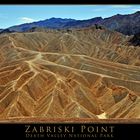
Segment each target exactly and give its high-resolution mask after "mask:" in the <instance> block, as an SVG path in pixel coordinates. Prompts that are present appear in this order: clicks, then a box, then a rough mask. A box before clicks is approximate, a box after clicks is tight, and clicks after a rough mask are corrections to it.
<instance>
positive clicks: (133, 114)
mask: <svg viewBox="0 0 140 140" xmlns="http://www.w3.org/2000/svg"><path fill="white" fill-rule="evenodd" d="M130 39H131V37H128V36H125V35H123V34H121V33H118V32H115V31H110V30H107V29H104V28H99V29H98V28H95V27H90V28H84V29H74V30H61V31H57V30H50V31H48V32H47V31H44V32H43V31H40V32H37V31H35V32H26V33H9V34H2V35H0V119H1V120H6V119H8V120H9V119H13V118H14V119H20V118H30V119H32V118H45V119H54V118H55V119H56V118H64V119H67V118H73V119H76V118H79V119H80V118H85V119H86V118H91V119H95V120H96V119H119V118H122V119H139V118H140V47H139V46H133V45H131V46H130V44H129V43H128V42H129V40H130ZM128 44H129V45H128Z"/></svg>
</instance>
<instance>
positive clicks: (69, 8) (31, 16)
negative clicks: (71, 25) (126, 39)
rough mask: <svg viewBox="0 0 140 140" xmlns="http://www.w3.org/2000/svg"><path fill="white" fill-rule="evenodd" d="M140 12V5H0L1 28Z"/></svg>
mask: <svg viewBox="0 0 140 140" xmlns="http://www.w3.org/2000/svg"><path fill="white" fill-rule="evenodd" d="M136 11H140V5H0V28H7V27H10V26H13V25H18V24H22V23H27V22H33V21H38V20H44V19H48V18H51V17H60V18H73V19H90V18H94V17H98V16H101V17H103V18H105V17H110V16H112V15H115V14H131V13H134V12H136Z"/></svg>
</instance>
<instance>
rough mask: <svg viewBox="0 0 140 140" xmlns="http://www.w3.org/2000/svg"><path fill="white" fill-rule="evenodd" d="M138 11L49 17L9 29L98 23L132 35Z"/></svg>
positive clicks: (137, 28) (137, 26) (139, 16)
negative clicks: (67, 17)
mask: <svg viewBox="0 0 140 140" xmlns="http://www.w3.org/2000/svg"><path fill="white" fill-rule="evenodd" d="M139 23H140V11H138V12H136V13H133V14H128V15H120V14H117V15H114V16H112V17H109V18H104V19H103V18H102V17H95V18H92V19H88V20H75V19H62V18H50V19H46V20H42V21H38V22H33V23H26V24H21V25H17V26H12V27H9V28H8V29H9V30H10V31H16V32H25V31H28V30H30V29H32V28H36V27H39V28H49V29H69V28H83V27H89V26H93V25H94V24H99V25H102V26H105V27H107V28H108V29H110V30H115V31H118V32H121V33H123V34H125V35H134V34H137V33H139V32H140V24H139Z"/></svg>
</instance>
